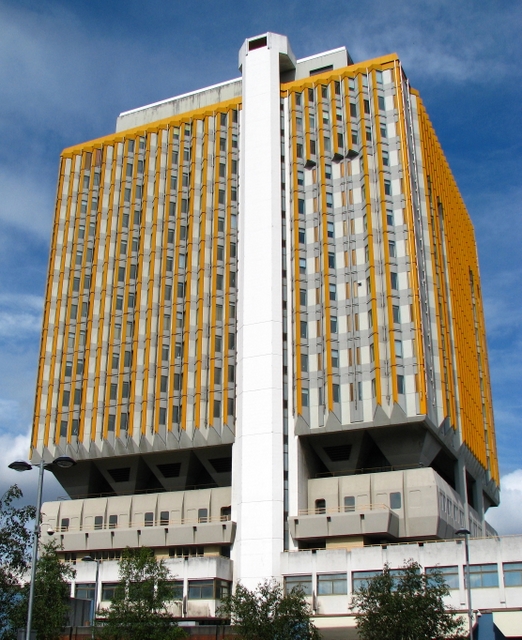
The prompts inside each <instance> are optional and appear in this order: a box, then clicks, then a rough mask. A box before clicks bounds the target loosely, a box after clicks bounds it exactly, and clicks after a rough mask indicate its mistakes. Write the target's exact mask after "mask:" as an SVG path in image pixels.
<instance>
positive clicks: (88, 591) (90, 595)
mask: <svg viewBox="0 0 522 640" xmlns="http://www.w3.org/2000/svg"><path fill="white" fill-rule="evenodd" d="M94 590H95V583H94V582H77V583H76V586H75V588H74V597H75V598H78V599H79V600H94Z"/></svg>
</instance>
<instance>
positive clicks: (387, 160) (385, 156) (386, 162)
mask: <svg viewBox="0 0 522 640" xmlns="http://www.w3.org/2000/svg"><path fill="white" fill-rule="evenodd" d="M382 164H383V165H384V166H385V167H389V166H390V154H389V153H388V152H387V151H383V152H382Z"/></svg>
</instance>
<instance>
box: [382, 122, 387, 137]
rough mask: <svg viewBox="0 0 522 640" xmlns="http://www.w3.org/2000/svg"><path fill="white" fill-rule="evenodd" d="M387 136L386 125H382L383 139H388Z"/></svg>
mask: <svg viewBox="0 0 522 640" xmlns="http://www.w3.org/2000/svg"><path fill="white" fill-rule="evenodd" d="M386 134H387V131H386V125H385V124H381V138H387V137H388V136H387V135H386Z"/></svg>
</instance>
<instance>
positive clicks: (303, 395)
mask: <svg viewBox="0 0 522 640" xmlns="http://www.w3.org/2000/svg"><path fill="white" fill-rule="evenodd" d="M308 402H309V399H308V389H301V404H302V405H303V407H307V406H308Z"/></svg>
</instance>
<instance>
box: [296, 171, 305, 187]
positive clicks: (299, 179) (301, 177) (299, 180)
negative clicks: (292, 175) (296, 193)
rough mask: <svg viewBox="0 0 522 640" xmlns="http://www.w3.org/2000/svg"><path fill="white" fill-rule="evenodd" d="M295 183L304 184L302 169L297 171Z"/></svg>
mask: <svg viewBox="0 0 522 640" xmlns="http://www.w3.org/2000/svg"><path fill="white" fill-rule="evenodd" d="M297 184H298V185H299V186H301V187H302V186H303V185H304V171H302V170H299V171H298V172H297Z"/></svg>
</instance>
